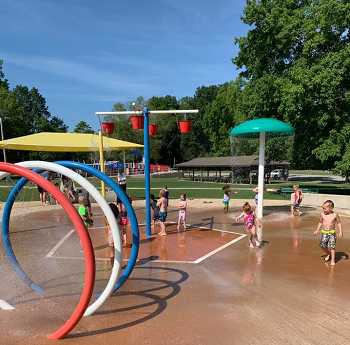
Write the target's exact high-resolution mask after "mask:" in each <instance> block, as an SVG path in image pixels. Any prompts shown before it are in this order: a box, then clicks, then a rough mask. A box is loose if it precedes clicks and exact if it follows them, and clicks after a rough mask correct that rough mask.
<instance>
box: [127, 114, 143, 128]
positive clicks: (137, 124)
mask: <svg viewBox="0 0 350 345" xmlns="http://www.w3.org/2000/svg"><path fill="white" fill-rule="evenodd" d="M130 121H131V124H132V128H133V129H137V130H138V129H143V116H142V115H136V116H131V117H130Z"/></svg>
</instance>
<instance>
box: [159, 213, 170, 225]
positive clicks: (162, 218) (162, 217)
mask: <svg viewBox="0 0 350 345" xmlns="http://www.w3.org/2000/svg"><path fill="white" fill-rule="evenodd" d="M167 215H168V213H167V212H165V211H159V221H160V222H161V223H164V222H165V221H166V216H167Z"/></svg>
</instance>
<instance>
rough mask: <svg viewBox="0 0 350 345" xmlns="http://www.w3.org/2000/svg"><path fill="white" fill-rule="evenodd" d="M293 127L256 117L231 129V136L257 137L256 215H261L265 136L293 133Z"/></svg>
mask: <svg viewBox="0 0 350 345" xmlns="http://www.w3.org/2000/svg"><path fill="white" fill-rule="evenodd" d="M294 132H295V131H294V128H293V127H292V126H290V125H288V124H287V123H285V122H282V121H279V120H276V119H265V118H262V119H256V120H250V121H247V122H244V123H242V124H240V125H239V126H237V127H235V128H233V129H232V130H231V133H230V135H231V137H237V138H259V140H260V146H259V174H258V189H259V195H258V217H259V218H262V217H263V203H264V176H265V138H269V137H270V138H278V137H287V136H291V135H294Z"/></svg>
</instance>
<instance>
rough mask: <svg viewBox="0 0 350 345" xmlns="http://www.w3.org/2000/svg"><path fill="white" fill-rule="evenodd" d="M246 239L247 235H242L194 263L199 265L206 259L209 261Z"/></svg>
mask: <svg viewBox="0 0 350 345" xmlns="http://www.w3.org/2000/svg"><path fill="white" fill-rule="evenodd" d="M244 237H247V235H241V236H239V237H238V238H236V239H234V240H232V241H231V242H228V243H226V244H224V245H223V246H221V247H219V248H217V249H215V250H213V251H211V252H210V253H208V254H206V255H204V256H202V257H201V258H199V259H197V260H196V261H194V263H195V264H199V263H200V262H202V261H204V260H205V259H208V258H209V257H210V256H212V255H214V254H216V253H218V252H220V251H221V250H223V249H225V248H227V247H228V246H230V245H231V244H233V243H236V242H238V241H240V240H241V239H242V238H244Z"/></svg>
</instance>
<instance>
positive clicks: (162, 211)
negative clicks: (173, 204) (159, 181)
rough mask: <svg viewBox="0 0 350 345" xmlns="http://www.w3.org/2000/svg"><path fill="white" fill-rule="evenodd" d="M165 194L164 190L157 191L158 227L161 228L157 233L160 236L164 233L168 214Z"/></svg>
mask: <svg viewBox="0 0 350 345" xmlns="http://www.w3.org/2000/svg"><path fill="white" fill-rule="evenodd" d="M165 195H166V194H165V190H164V189H161V190H160V191H159V200H158V202H157V206H158V207H159V222H160V228H161V231H160V232H159V233H158V235H160V236H165V235H166V230H165V221H166V217H167V215H168V202H167V199H166V198H165Z"/></svg>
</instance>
